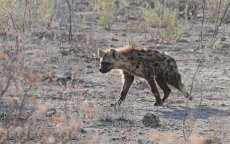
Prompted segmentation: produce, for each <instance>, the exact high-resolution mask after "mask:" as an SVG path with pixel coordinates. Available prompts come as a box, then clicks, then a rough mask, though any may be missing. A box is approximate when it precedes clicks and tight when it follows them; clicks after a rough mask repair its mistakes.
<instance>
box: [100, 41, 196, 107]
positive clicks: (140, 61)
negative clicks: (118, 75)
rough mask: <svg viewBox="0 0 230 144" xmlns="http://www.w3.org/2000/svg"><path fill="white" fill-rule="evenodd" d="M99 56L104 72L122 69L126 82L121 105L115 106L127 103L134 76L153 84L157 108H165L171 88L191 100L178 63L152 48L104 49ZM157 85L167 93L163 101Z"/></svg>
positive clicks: (117, 103) (119, 101)
mask: <svg viewBox="0 0 230 144" xmlns="http://www.w3.org/2000/svg"><path fill="white" fill-rule="evenodd" d="M98 54H99V57H100V68H99V71H100V72H101V73H107V72H109V71H110V70H112V69H121V70H122V72H123V77H124V83H123V88H122V91H121V96H120V99H119V100H118V102H116V103H115V104H112V105H113V106H115V107H116V106H119V105H120V104H121V103H122V101H124V100H125V98H126V95H127V93H128V90H129V88H130V86H131V84H132V83H133V81H134V76H138V77H141V78H144V79H145V80H146V81H147V82H148V83H149V85H150V87H151V91H152V93H153V95H154V96H155V99H156V102H155V104H154V105H155V106H159V105H162V104H163V102H165V100H166V99H167V98H168V96H169V94H170V93H171V89H170V88H169V86H168V84H169V85H172V86H174V87H175V88H177V89H178V90H179V91H181V93H182V94H183V95H184V96H185V97H186V98H188V99H189V100H192V97H191V96H190V95H189V94H188V92H187V91H186V89H185V86H184V84H182V82H181V76H180V74H179V72H178V68H177V64H176V61H175V60H174V59H173V58H171V57H170V56H168V55H166V54H164V53H160V52H159V51H156V50H151V49H146V48H145V49H135V48H134V47H133V45H131V44H130V45H128V46H126V47H123V48H117V49H109V48H108V49H105V50H99V51H98ZM156 83H157V84H158V85H159V87H160V88H161V89H162V90H163V92H164V97H163V98H162V99H161V97H160V94H159V91H158V89H157V86H156Z"/></svg>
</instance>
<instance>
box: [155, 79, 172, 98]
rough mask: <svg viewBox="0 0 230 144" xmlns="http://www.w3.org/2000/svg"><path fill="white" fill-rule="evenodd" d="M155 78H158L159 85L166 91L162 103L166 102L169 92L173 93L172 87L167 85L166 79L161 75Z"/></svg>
mask: <svg viewBox="0 0 230 144" xmlns="http://www.w3.org/2000/svg"><path fill="white" fill-rule="evenodd" d="M155 80H156V82H157V84H158V85H159V87H160V88H161V89H162V90H163V92H164V97H163V99H162V103H164V102H165V100H166V99H167V98H168V97H169V94H170V93H171V89H170V88H169V86H168V85H167V83H166V81H165V80H164V79H162V78H161V77H156V78H155Z"/></svg>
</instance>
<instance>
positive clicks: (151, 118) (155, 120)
mask: <svg viewBox="0 0 230 144" xmlns="http://www.w3.org/2000/svg"><path fill="white" fill-rule="evenodd" d="M142 123H143V124H144V126H145V127H156V126H158V125H159V123H160V119H159V117H158V116H156V115H154V114H151V113H147V114H146V115H145V116H144V118H143V120H142Z"/></svg>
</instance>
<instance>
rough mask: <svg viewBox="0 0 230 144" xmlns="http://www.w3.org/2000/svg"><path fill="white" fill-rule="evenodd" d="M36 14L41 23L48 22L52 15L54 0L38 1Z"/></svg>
mask: <svg viewBox="0 0 230 144" xmlns="http://www.w3.org/2000/svg"><path fill="white" fill-rule="evenodd" d="M38 12H39V14H40V17H41V19H42V21H43V22H45V23H47V22H49V21H50V18H51V16H52V15H53V13H54V0H40V5H39V7H38Z"/></svg>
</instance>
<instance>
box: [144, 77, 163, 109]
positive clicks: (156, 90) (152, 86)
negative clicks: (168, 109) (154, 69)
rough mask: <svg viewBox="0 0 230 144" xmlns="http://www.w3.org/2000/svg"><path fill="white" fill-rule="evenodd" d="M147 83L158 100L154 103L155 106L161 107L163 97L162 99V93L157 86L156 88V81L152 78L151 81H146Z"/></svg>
mask: <svg viewBox="0 0 230 144" xmlns="http://www.w3.org/2000/svg"><path fill="white" fill-rule="evenodd" d="M146 80H147V82H148V83H149V85H150V87H151V91H152V93H153V95H154V96H155V99H156V102H155V103H154V106H159V105H162V100H161V97H160V93H159V91H158V89H157V86H156V83H155V81H154V79H153V78H150V79H146Z"/></svg>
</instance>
